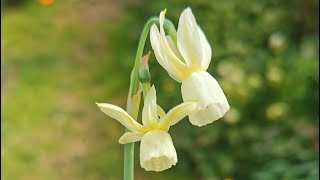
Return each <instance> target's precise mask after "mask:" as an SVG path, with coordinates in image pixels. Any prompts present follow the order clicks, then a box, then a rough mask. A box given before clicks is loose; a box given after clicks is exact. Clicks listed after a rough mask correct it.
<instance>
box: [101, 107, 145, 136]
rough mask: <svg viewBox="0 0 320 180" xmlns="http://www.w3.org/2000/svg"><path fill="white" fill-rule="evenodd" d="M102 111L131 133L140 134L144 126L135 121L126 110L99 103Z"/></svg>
mask: <svg viewBox="0 0 320 180" xmlns="http://www.w3.org/2000/svg"><path fill="white" fill-rule="evenodd" d="M97 105H98V106H99V108H100V110H101V111H102V112H104V113H105V114H106V115H108V116H110V117H111V118H113V119H115V120H117V121H119V122H120V123H121V124H122V125H124V126H125V127H126V128H128V129H129V130H130V131H132V132H135V133H139V132H140V131H141V130H142V129H143V126H142V125H141V124H139V123H138V122H137V121H135V120H134V119H133V118H132V117H131V116H130V115H129V114H128V113H127V112H126V111H125V110H123V109H122V108H120V107H118V106H115V105H113V104H108V103H97Z"/></svg>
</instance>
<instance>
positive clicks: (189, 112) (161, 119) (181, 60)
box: [98, 8, 230, 171]
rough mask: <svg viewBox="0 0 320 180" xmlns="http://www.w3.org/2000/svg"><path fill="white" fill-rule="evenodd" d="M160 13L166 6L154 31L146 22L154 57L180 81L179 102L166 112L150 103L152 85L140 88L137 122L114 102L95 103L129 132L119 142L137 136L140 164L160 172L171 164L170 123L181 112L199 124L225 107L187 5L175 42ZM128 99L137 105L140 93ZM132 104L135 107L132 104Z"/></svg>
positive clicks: (201, 36)
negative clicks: (143, 91)
mask: <svg viewBox="0 0 320 180" xmlns="http://www.w3.org/2000/svg"><path fill="white" fill-rule="evenodd" d="M165 13H166V10H164V11H162V12H161V13H160V16H159V29H160V30H159V29H158V27H157V26H156V25H155V24H154V25H152V27H151V30H150V41H151V46H152V49H153V51H154V53H155V56H156V59H157V61H158V62H159V64H160V65H161V66H162V67H163V68H164V69H165V70H166V71H167V72H168V74H169V76H171V77H172V78H173V79H175V80H176V81H177V82H180V83H182V85H181V94H182V98H183V101H184V102H183V103H182V104H180V105H178V106H176V107H174V108H172V109H171V110H170V111H168V113H167V114H166V113H165V112H164V111H163V110H162V109H161V108H160V106H158V105H157V104H156V90H155V87H154V86H152V87H151V89H150V90H149V91H148V92H147V93H146V92H145V93H146V94H147V95H146V97H145V99H144V107H143V110H142V124H143V125H141V124H139V123H138V122H137V121H136V120H134V119H133V118H132V117H131V116H130V115H129V114H128V113H127V112H126V111H124V110H123V109H121V108H120V107H118V106H115V105H112V104H107V103H101V104H99V103H98V106H99V107H100V109H101V110H102V111H103V112H104V113H105V114H107V115H108V116H110V117H112V118H114V119H116V120H117V121H119V122H120V123H121V124H122V125H124V126H125V127H127V128H128V129H129V130H130V131H131V132H127V133H125V134H124V135H123V136H121V138H120V139H119V142H120V143H121V144H125V143H130V142H136V141H141V145H140V165H141V167H143V168H144V169H146V170H147V171H163V170H165V169H168V168H170V167H171V166H172V165H175V164H176V163H177V161H178V159H177V153H176V150H175V148H174V146H173V142H172V139H171V137H170V135H169V133H168V131H169V128H170V127H171V126H173V125H175V124H177V123H178V122H179V121H180V120H181V119H183V118H184V117H185V116H189V121H190V122H191V124H193V125H196V126H204V125H206V124H209V123H212V122H213V121H215V120H218V119H219V118H221V117H223V116H224V114H225V113H226V112H227V111H228V110H229V108H230V107H229V104H228V101H227V99H226V97H225V95H224V93H223V91H222V89H221V87H220V86H219V84H218V82H217V81H216V80H215V79H214V78H213V77H212V76H211V75H210V74H209V73H208V72H206V70H207V69H208V66H209V64H210V61H211V57H212V50H211V47H210V44H209V43H208V40H207V38H206V37H205V35H204V33H203V31H202V30H201V28H200V27H199V26H198V24H197V22H196V20H195V17H194V16H193V14H192V11H191V9H190V8H186V9H185V10H184V11H183V12H182V14H181V16H180V19H179V25H178V29H177V33H176V34H177V37H176V41H174V40H175V38H171V37H170V36H168V35H166V34H165V30H164V28H163V24H164V20H165ZM144 90H145V89H144ZM129 103H130V104H129V106H133V107H139V104H140V92H138V93H137V94H136V95H134V96H133V97H132V99H131V100H129ZM136 109H137V110H136V111H138V108H136ZM135 113H138V112H135Z"/></svg>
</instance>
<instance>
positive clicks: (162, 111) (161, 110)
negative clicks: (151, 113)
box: [157, 105, 166, 118]
mask: <svg viewBox="0 0 320 180" xmlns="http://www.w3.org/2000/svg"><path fill="white" fill-rule="evenodd" d="M157 112H158V115H159V117H160V118H162V117H163V116H165V115H166V112H165V111H164V110H163V109H162V108H161V107H160V106H159V105H157Z"/></svg>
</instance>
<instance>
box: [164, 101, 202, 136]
mask: <svg viewBox="0 0 320 180" xmlns="http://www.w3.org/2000/svg"><path fill="white" fill-rule="evenodd" d="M196 106H197V103H196V102H195V101H189V102H184V103H181V104H179V105H177V106H175V107H174V108H172V109H171V110H170V111H169V112H168V114H167V115H166V116H164V117H163V118H161V119H160V124H159V126H160V127H161V128H163V129H165V130H168V129H169V127H170V126H173V125H175V124H177V123H178V122H179V121H180V120H182V119H183V118H184V117H186V116H188V115H189V114H190V113H191V112H192V111H193V110H194V109H195V108H196Z"/></svg>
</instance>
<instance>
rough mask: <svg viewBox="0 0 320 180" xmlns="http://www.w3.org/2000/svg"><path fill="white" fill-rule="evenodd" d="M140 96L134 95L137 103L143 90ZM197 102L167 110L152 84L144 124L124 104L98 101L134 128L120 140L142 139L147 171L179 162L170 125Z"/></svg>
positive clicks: (143, 112)
mask: <svg viewBox="0 0 320 180" xmlns="http://www.w3.org/2000/svg"><path fill="white" fill-rule="evenodd" d="M136 96H137V95H136ZM138 96H139V97H138V98H137V97H134V98H133V101H136V102H134V103H136V104H139V102H140V93H139V94H138ZM196 104H197V103H196V102H194V101H193V102H192V101H190V102H184V103H182V104H180V105H178V106H176V107H174V108H172V109H171V110H170V111H169V112H168V113H167V114H165V112H164V111H163V110H162V109H161V108H160V106H157V104H156V89H155V87H154V86H152V87H151V89H150V91H149V92H148V94H147V95H146V98H145V101H144V107H143V110H142V123H143V125H141V124H140V123H138V122H137V121H136V120H134V119H133V118H132V117H131V116H130V115H129V114H128V113H127V112H126V111H124V110H123V109H122V108H120V107H118V106H115V105H112V104H107V103H97V105H98V106H99V108H100V109H101V111H102V112H104V113H105V114H107V115H108V116H110V117H112V118H114V119H115V120H117V121H119V122H120V123H121V124H122V125H124V126H125V127H127V128H128V129H129V130H130V131H131V132H127V133H125V134H123V135H122V136H121V137H120V139H119V143H121V144H126V143H131V142H136V141H141V145H140V165H141V167H142V168H144V169H145V170H147V171H163V170H166V169H168V168H170V167H171V166H172V165H176V163H177V162H178V159H177V153H176V150H175V148H174V146H173V142H172V139H171V136H170V134H169V133H168V131H169V128H170V126H173V125H175V124H177V123H178V122H179V121H180V120H181V119H183V118H184V117H185V116H187V115H188V114H189V113H190V112H191V111H193V110H194V108H195V107H196V106H197V105H196ZM159 117H160V118H159Z"/></svg>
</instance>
